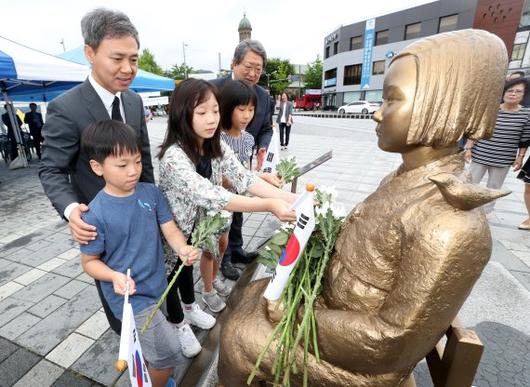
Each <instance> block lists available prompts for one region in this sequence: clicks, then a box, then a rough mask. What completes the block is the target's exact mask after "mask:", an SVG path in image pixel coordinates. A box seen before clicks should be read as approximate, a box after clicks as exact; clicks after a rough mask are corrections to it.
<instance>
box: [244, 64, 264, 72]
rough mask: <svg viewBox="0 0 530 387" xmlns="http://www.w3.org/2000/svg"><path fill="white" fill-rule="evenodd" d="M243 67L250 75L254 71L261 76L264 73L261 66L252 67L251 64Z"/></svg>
mask: <svg viewBox="0 0 530 387" xmlns="http://www.w3.org/2000/svg"><path fill="white" fill-rule="evenodd" d="M242 65H243V68H244V69H245V72H246V73H247V74H248V73H250V72H251V71H252V70H254V73H255V74H261V72H262V71H263V68H262V67H261V66H252V65H251V64H250V63H242Z"/></svg>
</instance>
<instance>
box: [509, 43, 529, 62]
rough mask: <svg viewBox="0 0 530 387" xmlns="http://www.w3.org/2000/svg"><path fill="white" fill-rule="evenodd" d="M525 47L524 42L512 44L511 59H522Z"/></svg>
mask: <svg viewBox="0 0 530 387" xmlns="http://www.w3.org/2000/svg"><path fill="white" fill-rule="evenodd" d="M525 49H526V43H522V44H514V45H513V50H512V60H522V59H523V56H524V50H525Z"/></svg>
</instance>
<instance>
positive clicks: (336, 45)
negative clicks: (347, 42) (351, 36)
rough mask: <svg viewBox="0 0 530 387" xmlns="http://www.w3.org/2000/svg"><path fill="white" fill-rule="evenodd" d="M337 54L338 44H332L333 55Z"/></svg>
mask: <svg viewBox="0 0 530 387" xmlns="http://www.w3.org/2000/svg"><path fill="white" fill-rule="evenodd" d="M338 52H339V42H335V43H333V55H337V53H338Z"/></svg>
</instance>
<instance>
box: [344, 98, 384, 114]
mask: <svg viewBox="0 0 530 387" xmlns="http://www.w3.org/2000/svg"><path fill="white" fill-rule="evenodd" d="M377 109H379V104H377V103H375V102H368V101H355V102H350V103H349V104H347V105H344V106H341V107H340V108H339V109H338V110H337V111H338V113H339V114H351V113H358V114H359V113H360V114H368V113H370V114H372V113H373V112H375V111H376V110H377Z"/></svg>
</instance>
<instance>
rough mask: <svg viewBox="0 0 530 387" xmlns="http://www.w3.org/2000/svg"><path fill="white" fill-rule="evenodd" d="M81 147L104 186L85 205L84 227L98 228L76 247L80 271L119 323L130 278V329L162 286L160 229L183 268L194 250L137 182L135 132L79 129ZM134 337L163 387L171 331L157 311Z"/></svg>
mask: <svg viewBox="0 0 530 387" xmlns="http://www.w3.org/2000/svg"><path fill="white" fill-rule="evenodd" d="M81 147H82V149H83V151H84V152H85V153H86V154H87V155H88V157H89V162H90V166H91V168H92V171H93V172H94V173H95V174H96V175H98V176H102V177H103V178H104V179H105V187H104V188H103V189H102V190H101V191H100V192H99V193H98V194H97V195H96V197H95V198H94V200H92V201H91V202H90V204H89V209H90V210H89V211H88V212H86V213H85V214H84V216H83V218H84V221H85V222H87V223H88V224H92V225H94V226H95V227H96V229H97V237H96V238H95V240H93V241H91V242H89V243H88V244H86V245H81V263H82V265H83V269H84V270H85V272H86V273H87V274H88V275H90V276H91V277H93V278H95V279H96V280H99V281H101V290H102V293H103V297H104V298H105V300H106V301H107V302H108V304H109V306H110V309H111V310H112V312H113V313H114V315H115V316H116V318H118V319H120V320H121V318H122V314H123V295H124V293H125V289H126V285H127V277H126V275H125V274H124V273H126V271H127V269H128V268H130V269H131V278H130V279H129V295H131V296H133V297H130V298H129V300H130V302H131V305H132V309H133V311H134V317H135V322H136V326H137V327H141V326H143V324H144V322H145V320H146V319H147V317H148V316H149V314H150V313H151V311H152V310H153V308H154V307H155V305H156V303H157V301H158V300H159V299H160V297H161V295H162V293H163V292H164V289H165V288H166V286H167V280H166V275H165V268H164V255H163V249H162V240H161V238H160V230H161V231H162V233H163V234H164V237H165V238H166V240H167V242H168V243H169V245H170V246H171V248H172V249H173V250H175V251H176V252H177V254H179V255H180V257H182V258H183V260H184V261H185V262H186V264H187V265H190V264H192V263H193V262H194V261H195V260H196V259H197V258H198V256H199V250H197V249H194V248H193V247H192V246H189V245H188V244H187V241H186V238H185V237H184V235H183V234H182V232H181V231H180V230H179V229H178V227H177V225H176V224H175V222H174V220H173V215H172V214H171V212H170V210H169V208H168V206H167V204H166V201H165V198H164V197H163V195H162V193H161V192H160V191H159V190H158V188H157V187H156V186H155V185H153V184H149V183H139V182H138V181H139V179H140V175H141V173H142V160H141V154H140V143H139V140H138V137H137V136H136V134H135V132H134V131H133V130H132V129H131V128H130V127H129V126H127V125H125V124H124V123H122V122H119V121H112V120H109V121H103V122H99V123H97V124H93V125H91V126H90V127H88V128H87V129H85V130H84V131H83V135H82V138H81ZM139 332H140V333H139V334H140V343H141V345H142V351H143V355H144V357H145V360H146V361H147V363H148V370H149V375H150V376H151V381H152V384H153V386H165V385H166V382H167V381H168V379H169V377H170V376H171V374H172V372H173V368H174V366H175V365H177V364H178V363H179V362H180V361H181V350H180V343H179V341H178V338H177V335H176V332H175V329H174V327H173V326H172V325H171V324H170V323H169V322H168V321H167V320H166V318H165V317H164V315H163V314H162V312H160V311H157V312H156V314H155V317H154V318H153V320H152V322H151V324H150V326H149V328H148V329H147V330H146V332H145V333H141V331H140V330H139Z"/></svg>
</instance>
